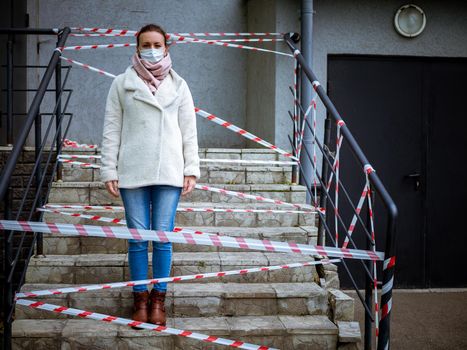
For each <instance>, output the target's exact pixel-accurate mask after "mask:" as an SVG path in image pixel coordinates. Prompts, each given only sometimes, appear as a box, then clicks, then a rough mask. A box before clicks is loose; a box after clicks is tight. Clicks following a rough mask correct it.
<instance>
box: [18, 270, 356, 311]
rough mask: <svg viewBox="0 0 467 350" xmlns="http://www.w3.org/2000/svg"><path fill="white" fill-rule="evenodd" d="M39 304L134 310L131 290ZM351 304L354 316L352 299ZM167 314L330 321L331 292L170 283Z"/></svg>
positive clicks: (310, 286)
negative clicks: (325, 318)
mask: <svg viewBox="0 0 467 350" xmlns="http://www.w3.org/2000/svg"><path fill="white" fill-rule="evenodd" d="M211 281H212V279H211ZM69 286H71V285H69V284H66V285H65V284H53V285H51V284H26V285H24V286H23V287H22V289H21V290H22V291H23V292H26V291H33V290H42V289H56V288H64V287H69ZM35 300H40V301H42V302H46V303H51V304H55V305H60V306H67V307H74V308H78V309H83V310H93V311H95V312H100V313H104V314H111V315H114V316H121V317H127V318H130V317H131V308H132V306H133V295H132V291H131V288H129V287H128V288H125V289H122V288H119V289H107V290H103V291H95V292H85V293H70V294H63V295H54V296H47V297H42V298H35ZM350 301H351V302H352V310H353V299H350ZM166 309H167V312H168V315H169V316H170V317H206V316H265V315H296V316H304V315H327V314H328V292H327V291H326V290H325V289H323V288H321V287H319V286H318V285H317V284H315V283H218V282H217V283H216V282H214V283H189V284H188V283H169V285H168V290H167V296H166ZM351 316H352V317H353V314H352V315H351ZM60 317H61V318H64V317H67V316H66V315H60V314H57V313H51V312H47V311H41V310H34V309H28V308H24V307H19V306H18V307H17V308H16V319H27V318H30V319H34V318H45V319H47V318H60Z"/></svg>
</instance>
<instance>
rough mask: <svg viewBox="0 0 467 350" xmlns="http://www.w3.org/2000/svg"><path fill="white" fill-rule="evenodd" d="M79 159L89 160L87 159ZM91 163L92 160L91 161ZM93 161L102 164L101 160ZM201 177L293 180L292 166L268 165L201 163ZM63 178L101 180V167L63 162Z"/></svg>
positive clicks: (224, 180)
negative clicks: (84, 166) (83, 166)
mask: <svg viewBox="0 0 467 350" xmlns="http://www.w3.org/2000/svg"><path fill="white" fill-rule="evenodd" d="M77 161H82V162H88V160H87V159H83V160H80V159H77ZM90 163H91V162H90ZM92 163H95V164H98V165H99V164H100V161H93V162H92ZM200 170H201V177H200V178H199V180H198V181H199V182H209V183H211V184H223V183H230V184H284V183H286V184H289V183H290V182H291V174H292V167H291V166H267V165H251V164H239V165H226V164H220V163H217V164H212V163H201V165H200ZM62 174H63V175H62V180H63V181H65V182H70V181H71V182H73V181H100V169H94V168H82V167H81V166H79V165H71V164H67V163H64V164H63V173H62Z"/></svg>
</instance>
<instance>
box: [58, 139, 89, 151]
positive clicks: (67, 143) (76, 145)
mask: <svg viewBox="0 0 467 350" xmlns="http://www.w3.org/2000/svg"><path fill="white" fill-rule="evenodd" d="M63 146H64V147H71V148H86V149H88V148H89V149H93V148H97V145H87V144H84V143H82V144H80V143H78V142H76V141H72V140H69V139H64V140H63Z"/></svg>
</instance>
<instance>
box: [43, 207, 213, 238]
mask: <svg viewBox="0 0 467 350" xmlns="http://www.w3.org/2000/svg"><path fill="white" fill-rule="evenodd" d="M36 210H37V211H43V212H48V213H55V214H61V215H65V216H72V217H78V218H83V219H88V220H92V221H100V222H107V223H112V224H119V225H126V220H125V219H119V218H109V217H106V216H100V215H87V214H81V213H73V212H68V211H60V210H55V209H47V208H37V209H36ZM181 231H184V232H189V233H193V234H195V235H200V234H207V235H219V234H218V233H216V232H201V231H198V230H191V229H187V228H184V227H174V229H173V232H181Z"/></svg>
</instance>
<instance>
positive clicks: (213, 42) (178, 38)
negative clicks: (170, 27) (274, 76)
mask: <svg viewBox="0 0 467 350" xmlns="http://www.w3.org/2000/svg"><path fill="white" fill-rule="evenodd" d="M80 30H81V31H92V32H97V33H102V34H114V33H116V34H121V35H123V34H132V33H134V32H133V31H129V30H114V29H102V32H101V31H100V30H101V28H81V29H80ZM167 40H168V41H171V42H178V41H183V42H191V43H200V44H207V45H219V46H223V47H233V48H238V49H245V50H252V51H260V52H268V53H274V54H276V55H282V56H287V57H294V56H293V55H292V54H289V53H286V52H280V51H274V50H268V49H263V48H259V47H253V46H246V45H238V44H230V43H227V42H219V41H216V40H205V39H198V38H192V37H190V36H183V35H177V34H174V33H167Z"/></svg>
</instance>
